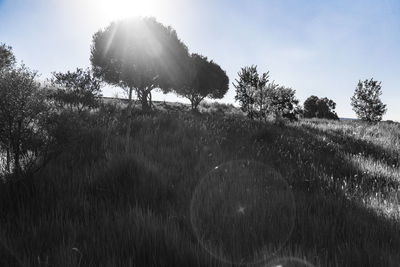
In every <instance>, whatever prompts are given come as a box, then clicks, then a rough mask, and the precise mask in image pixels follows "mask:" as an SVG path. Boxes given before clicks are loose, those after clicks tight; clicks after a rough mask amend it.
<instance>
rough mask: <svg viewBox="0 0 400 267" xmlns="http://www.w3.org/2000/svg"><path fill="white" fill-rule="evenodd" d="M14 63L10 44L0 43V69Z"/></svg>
mask: <svg viewBox="0 0 400 267" xmlns="http://www.w3.org/2000/svg"><path fill="white" fill-rule="evenodd" d="M14 64H15V56H14V54H13V52H12V48H11V47H10V46H6V45H5V44H0V70H1V69H3V68H7V67H11V66H12V65H14Z"/></svg>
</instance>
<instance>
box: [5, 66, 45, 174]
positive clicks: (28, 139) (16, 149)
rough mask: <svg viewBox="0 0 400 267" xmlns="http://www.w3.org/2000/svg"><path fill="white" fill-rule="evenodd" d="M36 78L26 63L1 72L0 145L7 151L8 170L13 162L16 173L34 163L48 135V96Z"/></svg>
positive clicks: (8, 170)
mask: <svg viewBox="0 0 400 267" xmlns="http://www.w3.org/2000/svg"><path fill="white" fill-rule="evenodd" d="M35 77H36V73H35V72H33V71H31V70H29V69H28V68H26V67H25V66H22V67H19V68H17V69H8V70H6V71H2V72H0V145H1V146H2V147H3V149H4V150H5V151H6V152H7V164H6V171H7V172H10V166H11V164H13V172H14V174H15V175H16V176H19V175H20V174H21V173H22V169H23V167H25V168H28V167H29V166H30V164H31V163H32V162H33V159H34V158H35V157H36V156H38V155H39V154H40V152H41V151H42V150H41V148H42V147H43V146H44V145H45V144H46V142H45V141H46V138H48V135H47V134H46V132H45V127H43V123H42V122H43V121H44V119H45V118H46V116H47V111H48V105H47V103H46V95H45V91H44V90H43V89H41V87H40V84H39V83H38V82H36V81H35ZM22 160H23V165H22V164H21V161H22Z"/></svg>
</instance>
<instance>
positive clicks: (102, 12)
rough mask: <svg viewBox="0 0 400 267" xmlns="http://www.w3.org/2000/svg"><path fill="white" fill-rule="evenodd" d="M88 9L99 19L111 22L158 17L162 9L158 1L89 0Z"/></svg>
mask: <svg viewBox="0 0 400 267" xmlns="http://www.w3.org/2000/svg"><path fill="white" fill-rule="evenodd" d="M88 8H90V9H93V10H92V11H93V12H92V14H95V16H97V17H98V18H101V19H104V20H107V21H111V20H115V19H123V18H126V17H132V16H156V14H158V13H159V11H160V10H161V9H162V2H161V1H157V0H88Z"/></svg>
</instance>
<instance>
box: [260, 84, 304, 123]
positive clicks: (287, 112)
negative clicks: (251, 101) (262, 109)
mask: <svg viewBox="0 0 400 267" xmlns="http://www.w3.org/2000/svg"><path fill="white" fill-rule="evenodd" d="M272 85H273V86H270V89H269V90H267V92H268V96H267V98H268V103H269V105H268V111H269V113H272V114H274V115H275V117H283V118H287V119H290V120H296V119H297V117H296V115H297V113H298V111H297V105H298V104H299V100H298V99H297V98H296V91H295V90H293V89H292V88H288V87H285V86H279V85H275V84H272Z"/></svg>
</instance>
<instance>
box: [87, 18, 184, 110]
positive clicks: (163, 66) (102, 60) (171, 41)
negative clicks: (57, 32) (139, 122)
mask: <svg viewBox="0 0 400 267" xmlns="http://www.w3.org/2000/svg"><path fill="white" fill-rule="evenodd" d="M90 60H91V63H92V66H93V71H94V73H95V75H96V76H98V77H101V78H102V79H103V80H104V81H106V82H108V83H110V84H112V85H116V86H121V87H123V88H125V89H127V90H128V92H129V99H130V100H131V97H132V90H135V91H136V94H137V97H138V98H139V100H140V101H141V104H142V109H143V110H148V109H149V108H150V106H151V92H152V91H153V89H155V88H161V89H162V90H163V91H164V92H169V91H170V90H171V88H172V87H176V86H177V85H178V84H180V82H181V81H182V78H183V77H182V74H183V73H184V70H185V69H186V68H187V61H188V49H187V47H186V46H185V45H184V44H183V43H182V41H181V40H180V39H179V38H178V36H177V34H176V32H175V30H174V29H172V28H171V27H165V26H164V25H162V24H161V23H159V22H157V21H156V20H155V19H154V18H133V19H126V20H121V21H116V22H112V23H111V24H110V25H109V26H108V27H107V28H105V29H102V30H99V31H98V32H97V33H95V34H94V36H93V44H92V49H91V58H90Z"/></svg>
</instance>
